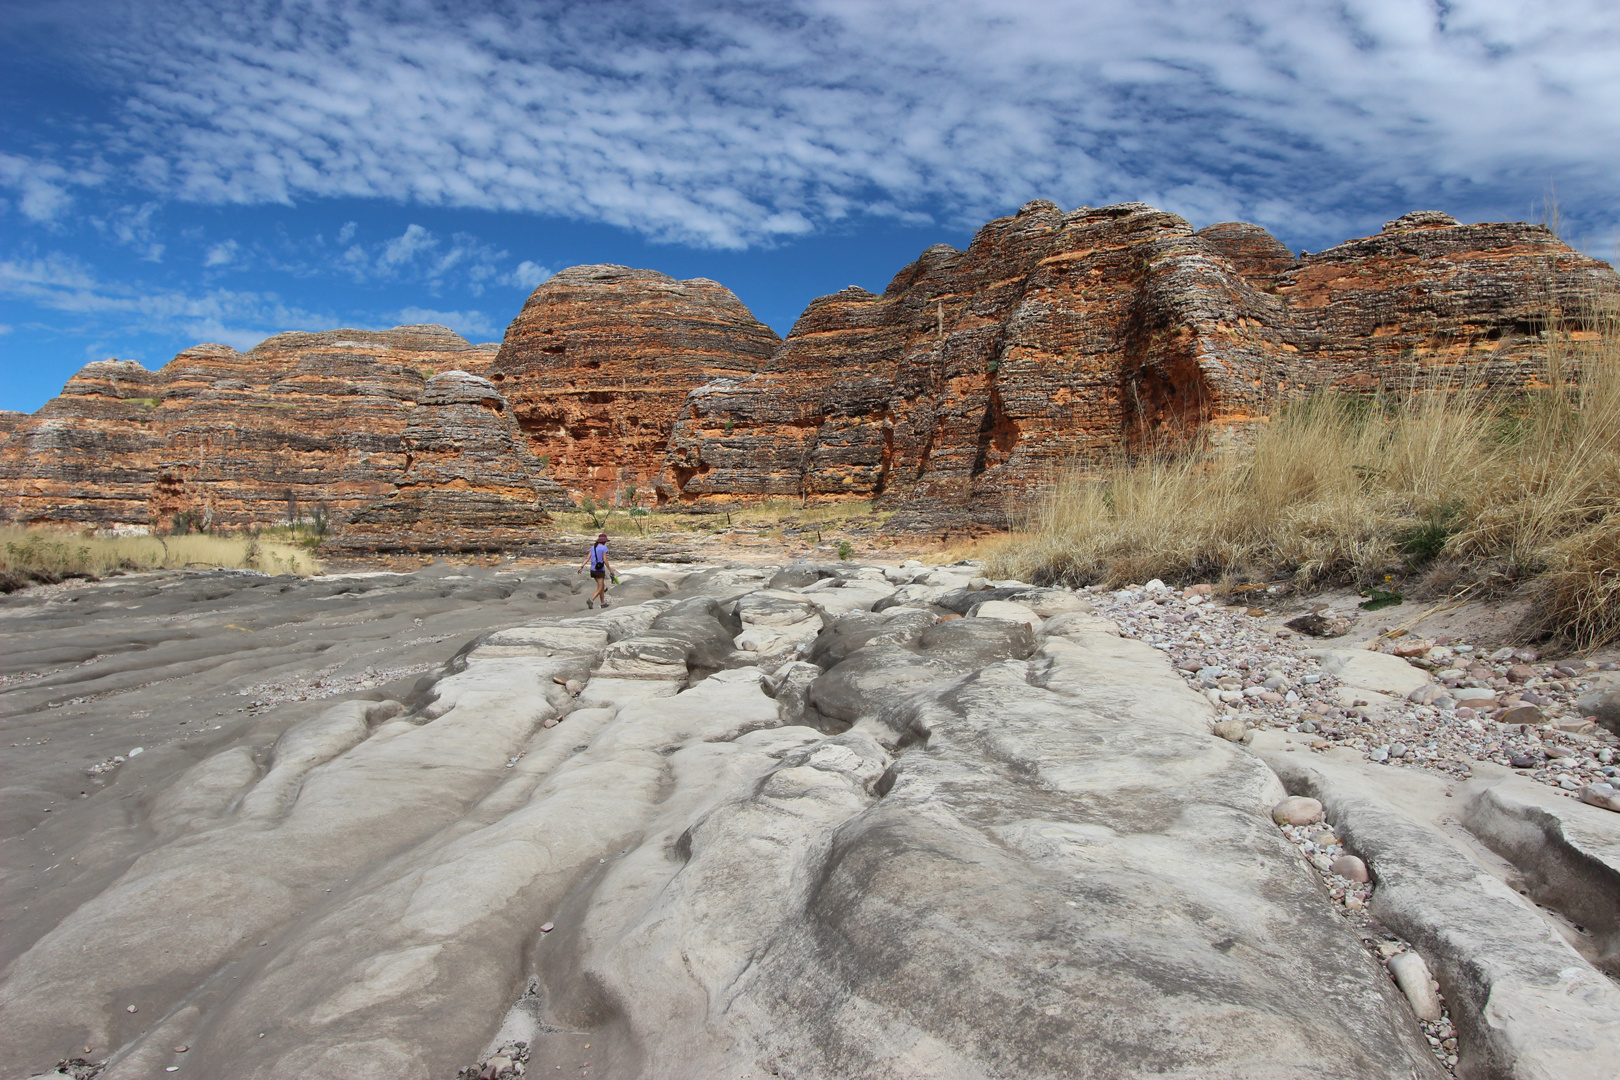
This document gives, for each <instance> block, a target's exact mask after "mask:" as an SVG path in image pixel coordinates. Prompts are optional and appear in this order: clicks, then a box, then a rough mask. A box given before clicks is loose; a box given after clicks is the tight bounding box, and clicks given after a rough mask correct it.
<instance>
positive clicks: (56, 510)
mask: <svg viewBox="0 0 1620 1080" xmlns="http://www.w3.org/2000/svg"><path fill="white" fill-rule="evenodd" d="M494 352H495V350H494V348H493V347H492V346H488V345H485V346H475V345H471V344H469V343H468V342H467V341H466V340H465V339H463V338H462V337H460V336H459V335H457V334H455V333H453V332H452V331H450V330H448V329H446V328H444V327H442V326H401V327H397V328H395V329H393V330H387V331H381V332H374V331H362V330H331V331H326V332H323V333H314V334H309V333H286V334H278V335H276V336H275V337H272V338H269V339H268V340H266V341H264V342H262V343H261V344H259V345H258V346H257V347H255V348H254V349H252V350H251V351H250V352H247V353H239V352H237V351H236V350H235V349H232V348H229V347H227V346H224V345H198V346H196V347H194V348H191V349H187V350H186V351H185V352H182V353H181V354H180V355H178V356H176V357H175V358H174V359H173V360H171V361H170V362H169V363H168V364H166V365H164V366H163V368H161V369H160V370H158V371H148V370H146V369H145V368H144V367H142V366H141V365H140V364H138V363H134V362H131V361H116V360H114V361H101V362H97V363H92V364H88V365H86V366H85V367H84V368H83V369H82V370H81V371H80V372H79V373H78V374H76V375H74V376H73V378H71V379H70V380H68V384H67V386H66V387H65V388H64V389H63V391H62V393H61V395H60V396H58V397H56V398H53V399H52V400H51V401H50V402H48V403H47V404H46V405H45V406H44V407H43V408H42V409H40V410H39V412H37V413H35V414H34V415H32V416H29V417H26V418H24V419H22V420H20V421H18V422H16V423H15V424H14V425H13V427H12V429H11V432H10V437H9V438H6V439H5V441H4V442H0V514H3V515H4V517H5V518H7V519H9V520H11V521H15V522H47V523H74V524H86V525H100V526H107V525H136V526H146V527H159V528H170V527H172V526H173V524H174V523H175V521H176V519H177V518H180V519H182V520H184V521H186V522H189V523H191V524H194V525H198V526H200V525H204V524H207V525H210V526H220V527H228V528H243V527H248V526H254V525H259V526H263V525H274V524H278V523H283V522H285V521H287V520H288V518H289V517H297V518H300V519H303V518H307V517H308V516H310V515H311V513H312V512H313V510H314V508H315V507H316V506H319V505H324V506H325V507H326V509H327V511H328V513H329V514H330V515H331V517H332V518H333V520H341V519H342V517H343V516H344V515H345V514H346V513H347V512H348V511H350V510H353V509H355V508H357V507H359V506H362V505H365V504H368V503H371V502H374V501H375V500H377V499H378V498H380V497H382V496H385V495H387V494H389V493H391V492H392V491H393V490H394V480H395V478H396V476H397V474H399V473H400V472H401V470H402V469H403V466H404V464H405V450H404V446H403V444H402V441H401V440H402V436H403V434H404V432H405V429H406V427H407V425H408V424H409V423H410V420H411V415H412V410H413V409H415V407H416V402H417V398H418V397H419V396H420V395H421V393H422V392H423V388H424V386H425V384H426V381H427V378H428V376H431V375H432V374H433V373H434V372H436V371H439V370H443V369H446V368H452V367H453V368H461V369H467V370H472V371H475V372H476V371H481V370H482V369H484V368H486V367H487V366H488V365H489V363H490V361H492V360H493V359H494Z"/></svg>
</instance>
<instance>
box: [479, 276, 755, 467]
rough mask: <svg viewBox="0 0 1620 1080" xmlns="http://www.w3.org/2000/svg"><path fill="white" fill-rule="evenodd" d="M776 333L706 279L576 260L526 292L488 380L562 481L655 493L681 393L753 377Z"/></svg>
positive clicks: (726, 290) (538, 452)
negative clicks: (720, 381) (722, 380)
mask: <svg viewBox="0 0 1620 1080" xmlns="http://www.w3.org/2000/svg"><path fill="white" fill-rule="evenodd" d="M778 342H779V339H778V338H777V336H776V333H775V331H773V330H772V329H771V328H770V327H768V326H766V325H765V324H764V323H761V322H760V321H759V320H758V319H756V318H754V316H753V314H752V313H751V312H749V310H748V309H747V308H746V307H744V306H743V305H742V303H741V302H740V301H739V300H738V299H737V298H736V297H735V296H734V295H732V293H731V290H729V289H726V288H724V287H723V286H721V285H718V284H716V283H715V282H713V281H709V280H707V279H704V278H694V279H692V280H689V281H677V280H675V279H674V278H672V277H669V276H667V275H664V274H660V273H658V272H656V271H653V270H632V269H629V268H627V267H623V266H576V267H573V268H571V269H568V270H564V271H563V272H562V273H560V274H557V275H556V276H555V277H553V278H551V280H549V281H547V282H545V283H544V284H543V285H541V286H540V287H539V288H537V289H535V291H534V292H533V293H532V294H531V295H530V296H529V299H528V301H527V302H526V303H525V304H524V305H523V310H522V312H520V313H519V315H518V317H517V318H516V319H514V320H513V321H512V325H511V326H509V327H508V328H507V331H506V339H505V341H503V342H502V344H501V350H500V354H499V355H498V356H497V357H496V359H495V363H494V365H493V367H492V368H491V371H490V378H491V379H492V380H493V381H494V382H495V383H496V385H497V386H498V387H499V388H500V390H501V392H502V393H504V394H505V395H506V396H507V398H508V400H510V401H511V403H512V408H513V411H514V412H515V413H516V415H517V418H518V423H519V424H520V425H521V426H522V428H523V430H524V432H525V433H526V434H527V435H528V438H529V445H530V448H531V449H532V450H533V451H534V453H535V454H536V455H538V456H539V457H540V458H541V459H542V460H544V461H545V462H546V464H547V471H548V473H549V475H550V476H551V477H552V478H553V479H555V480H556V481H557V482H558V483H560V484H562V485H563V486H564V487H565V488H567V489H569V490H570V491H572V492H578V493H581V494H586V495H590V496H592V497H595V498H608V499H614V498H622V497H624V496H625V494H626V491H627V489H628V488H630V487H638V488H639V489H640V492H642V493H646V494H648V495H650V494H651V491H652V486H653V482H654V481H655V480H656V478H657V476H658V472H659V469H660V468H661V467H662V466H663V461H664V453H665V450H666V449H667V447H668V445H669V435H670V431H671V429H672V428H673V426H674V423H675V418H676V415H677V414H678V413H679V412H680V409H681V406H682V403H683V401H684V400H685V396H686V394H687V392H688V391H690V390H692V389H693V388H694V387H697V386H700V385H702V384H705V383H707V382H709V381H711V380H713V379H715V378H724V377H730V378H742V377H745V376H747V375H750V374H752V373H753V372H755V371H757V370H758V369H759V368H761V367H762V366H764V364H765V363H766V362H767V361H768V360H769V359H770V357H771V353H772V352H773V351H774V350H775V348H776V346H777V344H778Z"/></svg>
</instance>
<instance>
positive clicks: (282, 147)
mask: <svg viewBox="0 0 1620 1080" xmlns="http://www.w3.org/2000/svg"><path fill="white" fill-rule="evenodd" d="M0 56H3V57H4V58H5V62H4V63H3V64H0V100H3V101H4V108H3V110H0V408H11V409H23V410H33V409H35V408H37V407H38V406H39V405H40V404H42V403H43V402H44V401H45V399H46V398H48V397H50V396H51V395H52V394H54V393H55V392H56V391H57V390H58V389H59V388H60V386H61V384H62V382H63V381H64V380H65V379H66V378H67V376H68V375H70V374H71V373H72V372H73V371H74V370H76V369H77V368H78V367H80V366H81V365H82V364H84V363H85V362H87V361H89V360H94V359H102V358H105V357H108V356H117V357H120V358H123V359H138V360H140V361H142V362H143V363H145V364H146V365H147V366H148V367H154V368H155V367H158V366H161V365H162V364H163V363H164V362H166V361H167V360H168V359H169V358H170V357H172V356H173V355H174V353H176V352H177V351H179V350H180V349H182V348H185V347H186V346H188V345H191V344H195V343H197V342H201V341H220V342H224V343H226V344H229V345H233V346H235V347H237V348H243V349H245V348H248V347H250V346H251V345H252V344H253V343H254V342H256V341H258V340H260V339H262V338H263V337H265V336H267V335H269V334H272V333H276V332H279V331H282V330H289V329H324V328H331V327H337V326H358V327H385V326H392V325H396V324H398V323H402V322H442V323H445V324H446V325H449V326H451V327H452V328H454V329H456V330H458V331H460V332H461V333H463V334H464V335H466V336H467V337H469V338H471V339H473V340H475V341H476V340H496V339H498V338H499V337H500V335H501V333H502V331H503V330H504V328H505V325H506V323H507V322H508V321H509V320H510V319H511V318H512V317H513V316H514V315H515V314H516V313H517V311H518V309H519V307H520V306H521V305H522V302H523V298H524V297H525V296H526V295H527V293H528V292H529V291H530V290H531V289H532V288H533V287H534V286H535V285H536V284H537V283H538V282H539V281H541V280H543V279H544V277H545V276H546V275H548V274H549V273H551V272H553V271H555V270H558V269H561V268H563V267H565V266H570V265H573V264H576V263H582V262H619V263H626V264H630V265H634V266H646V267H652V268H655V269H658V270H662V271H664V272H666V273H670V274H674V275H676V276H678V277H694V276H704V277H712V278H714V279H716V280H718V281H721V282H723V283H724V284H726V285H727V286H729V287H731V288H732V289H733V290H734V291H736V292H737V294H738V295H739V296H740V297H741V298H742V299H743V301H744V302H745V303H747V304H748V305H749V306H750V307H751V308H752V309H753V310H754V311H755V313H756V314H758V315H759V316H760V317H761V318H762V319H764V320H765V321H766V322H768V323H770V324H771V325H772V326H773V327H775V328H776V329H777V331H778V332H779V333H786V332H787V330H788V328H789V327H790V326H791V324H792V321H793V319H794V317H795V316H796V315H797V314H798V313H799V312H800V311H801V310H802V309H803V307H804V306H805V304H806V303H807V302H808V301H809V300H810V299H811V298H813V297H814V296H817V295H820V294H822V293H827V292H832V291H835V290H837V289H839V288H842V287H844V286H845V285H849V284H859V285H863V286H866V287H868V288H873V289H879V288H881V287H882V286H883V285H884V284H885V283H887V281H888V280H889V278H890V277H891V276H892V275H893V274H894V273H895V271H897V270H898V269H899V268H900V267H901V266H902V265H904V264H905V263H906V262H908V261H910V260H911V259H912V258H914V257H915V256H916V254H917V253H918V252H920V251H921V250H922V249H923V248H925V247H927V246H928V245H930V244H933V243H937V242H940V241H944V242H947V243H952V244H956V245H958V246H960V245H962V244H963V243H965V242H966V241H967V239H968V238H969V237H970V236H971V235H972V232H973V230H974V229H975V228H976V227H977V226H978V225H980V224H982V223H983V222H984V221H986V220H988V219H990V218H992V217H996V216H999V215H1001V214H1005V213H1008V212H1010V211H1012V210H1014V209H1016V208H1017V207H1018V206H1019V205H1020V204H1021V203H1023V202H1025V201H1027V200H1029V199H1031V198H1049V199H1052V200H1054V201H1056V202H1057V203H1059V204H1060V205H1062V206H1064V207H1065V208H1068V207H1075V206H1081V205H1104V204H1106V203H1110V202H1120V201H1126V200H1134V199H1140V200H1143V201H1146V202H1150V203H1153V204H1155V205H1158V206H1161V207H1164V208H1166V209H1169V210H1173V211H1175V212H1177V213H1180V214H1183V215H1184V216H1186V217H1188V218H1189V219H1190V220H1191V221H1192V222H1193V224H1194V225H1197V226H1202V225H1206V224H1210V223H1212V222H1216V221H1226V220H1248V221H1257V222H1259V223H1261V224H1263V225H1265V226H1266V227H1268V228H1270V229H1271V230H1272V231H1273V232H1275V233H1276V234H1277V235H1278V236H1280V237H1281V238H1282V239H1283V240H1284V242H1286V243H1288V244H1289V245H1290V246H1291V247H1294V248H1300V247H1305V248H1310V249H1312V250H1316V249H1318V248H1321V247H1325V246H1328V245H1329V244H1332V243H1335V242H1337V241H1339V240H1342V239H1345V238H1347V237H1350V236H1356V235H1365V234H1367V233H1369V232H1374V231H1376V230H1377V229H1378V228H1379V226H1380V225H1381V224H1382V223H1383V222H1384V221H1386V220H1388V219H1389V218H1392V217H1395V216H1398V215H1399V214H1401V213H1405V212H1406V211H1409V210H1414V209H1441V210H1446V211H1449V212H1451V213H1453V214H1456V215H1457V216H1458V217H1460V218H1463V219H1464V220H1475V221H1482V220H1501V219H1510V220H1524V219H1531V220H1534V219H1536V218H1538V217H1539V216H1540V215H1541V214H1542V213H1543V210H1542V207H1543V204H1544V203H1545V202H1546V199H1547V196H1548V194H1549V193H1555V194H1556V198H1557V202H1558V205H1559V211H1560V216H1561V228H1562V231H1563V233H1564V235H1565V236H1566V238H1568V239H1570V240H1571V242H1573V243H1575V244H1576V245H1577V246H1579V247H1581V248H1583V249H1584V250H1586V251H1588V252H1590V253H1591V254H1594V255H1597V256H1598V257H1600V258H1611V259H1612V258H1613V256H1614V252H1615V248H1616V243H1617V239H1620V191H1617V189H1616V185H1615V183H1614V177H1615V176H1616V175H1620V160H1616V159H1620V64H1616V62H1615V58H1616V56H1620V5H1615V4H1614V3H1613V2H1612V0H1563V2H1560V3H1556V4H1548V3H1545V2H1525V0H1443V2H1436V0H1335V2H1319V0H1251V2H1248V3H1235V2H1228V0H1136V2H1129V3H1127V2H1120V3H1102V2H1065V3H1060V2H1047V0H1029V2H1024V3H1019V2H1017V0H927V2H924V0H890V2H881V0H775V2H771V3H746V2H729V3H728V2H716V3H690V2H687V0H663V2H645V0H616V2H611V3H603V2H596V3H570V2H566V0H552V2H545V3H532V2H527V0H498V2H484V0H466V2H456V3H433V2H428V0H374V2H352V0H288V2H274V0H221V2H212V0H141V2H138V3H127V2H122V0H51V2H33V0H9V2H8V3H7V4H6V5H4V6H3V7H0Z"/></svg>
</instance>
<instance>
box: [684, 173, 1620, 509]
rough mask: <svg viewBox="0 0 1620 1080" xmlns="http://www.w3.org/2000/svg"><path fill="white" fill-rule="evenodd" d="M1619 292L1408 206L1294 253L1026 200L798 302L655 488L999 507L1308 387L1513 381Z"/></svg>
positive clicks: (1235, 232)
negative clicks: (872, 283) (1566, 326)
mask: <svg viewBox="0 0 1620 1080" xmlns="http://www.w3.org/2000/svg"><path fill="white" fill-rule="evenodd" d="M1617 297H1620V279H1617V278H1616V276H1615V274H1614V271H1613V270H1612V269H1611V268H1610V267H1608V266H1607V265H1606V264H1604V263H1600V262H1597V261H1596V260H1593V259H1589V258H1587V257H1585V256H1582V255H1579V254H1578V253H1576V252H1573V251H1572V250H1570V249H1569V248H1568V247H1567V246H1565V245H1564V244H1562V243H1560V242H1559V241H1558V240H1557V239H1556V238H1555V237H1553V236H1552V234H1551V233H1550V232H1548V231H1547V230H1546V229H1544V228H1542V227H1540V226H1531V225H1520V224H1501V225H1498V224H1490V225H1468V226H1464V225H1459V224H1457V222H1456V221H1455V220H1453V219H1451V218H1449V217H1447V216H1446V215H1444V214H1436V213H1418V214H1409V215H1407V216H1406V217H1403V218H1400V219H1398V220H1396V221H1393V222H1391V223H1389V225H1387V226H1386V227H1385V229H1384V231H1383V232H1381V233H1380V234H1379V235H1377V236H1374V237H1368V238H1365V239H1361V240H1354V241H1350V242H1349V243H1346V244H1343V245H1340V246H1339V247H1336V248H1333V249H1330V250H1328V251H1325V252H1321V253H1319V254H1316V255H1309V256H1305V257H1303V258H1297V259H1296V258H1294V257H1292V256H1291V255H1290V254H1289V252H1288V251H1287V250H1286V249H1284V248H1283V247H1282V245H1281V244H1279V243H1278V242H1277V241H1276V240H1275V239H1274V238H1273V237H1271V236H1270V235H1269V234H1267V233H1266V232H1265V231H1264V230H1262V229H1260V228H1258V227H1256V226H1252V225H1239V224H1223V225H1216V226H1211V227H1210V228H1208V229H1205V230H1203V231H1201V232H1194V231H1193V230H1192V228H1191V227H1190V226H1189V225H1188V224H1187V222H1186V221H1184V220H1183V219H1181V218H1179V217H1176V216H1175V215H1173V214H1167V213H1164V212H1162V211H1158V210H1155V209H1153V208H1152V207H1149V206H1146V205H1143V204H1141V203H1127V204H1124V205H1120V206H1112V207H1105V208H1102V209H1091V208H1082V209H1080V210H1076V211H1073V212H1070V213H1063V212H1061V211H1059V210H1058V208H1057V207H1056V206H1054V205H1053V204H1051V203H1048V202H1033V203H1030V204H1028V205H1027V206H1025V207H1024V208H1023V209H1022V210H1020V211H1019V213H1018V214H1017V215H1016V216H1015V217H1011V218H1003V219H1000V220H998V221H994V222H991V223H990V224H989V225H986V226H985V227H984V228H983V229H982V230H980V232H979V234H978V235H977V236H976V237H975V238H974V241H973V243H972V244H971V245H969V247H968V248H967V250H965V251H961V252H958V251H955V250H954V249H952V248H950V247H948V246H945V245H938V246H935V247H933V248H930V249H928V250H927V251H926V252H924V253H923V255H922V257H921V258H920V259H919V260H918V261H917V262H915V263H913V264H912V265H911V266H908V267H907V268H906V269H904V270H902V271H901V272H900V274H899V275H897V276H896V277H895V279H894V281H893V282H892V283H891V284H890V285H889V287H888V288H887V289H886V290H885V291H884V293H883V295H882V296H876V295H873V294H871V293H867V292H865V291H864V290H860V289H846V290H845V291H843V292H841V293H837V294H835V295H833V296H828V297H823V298H821V299H820V300H817V301H815V302H814V303H812V304H811V305H810V307H809V308H808V309H807V310H806V312H805V313H804V315H803V316H802V317H801V318H800V320H799V322H798V323H797V324H796V325H795V326H794V328H793V331H792V332H791V333H790V334H789V335H788V337H787V339H786V340H785V341H784V342H783V345H782V347H781V349H780V350H778V352H777V354H776V357H775V358H774V360H773V361H772V363H771V365H770V366H769V367H768V368H766V369H765V370H763V371H761V372H760V373H759V374H757V375H755V376H753V377H752V378H748V379H744V380H739V381H736V382H716V383H712V384H710V385H707V386H704V387H700V388H698V389H696V390H694V391H693V393H692V394H691V395H690V397H689V399H688V402H687V407H686V409H685V410H684V411H683V413H682V415H681V419H680V421H679V422H678V423H677V424H676V426H675V432H674V435H673V437H672V439H671V445H670V454H669V459H668V462H667V466H666V469H665V472H664V474H663V476H662V479H661V483H660V487H659V493H660V497H661V498H663V499H665V500H686V501H693V500H698V499H703V498H712V499H727V498H753V497H760V496H772V495H776V496H780V495H790V496H803V495H814V496H833V497H837V496H853V497H871V496H883V497H885V498H886V499H888V500H889V501H891V502H892V503H906V502H912V503H914V504H924V503H932V504H936V505H937V504H940V503H944V504H947V505H957V506H962V505H979V506H989V507H1000V506H1003V505H1005V500H1006V499H1007V497H1008V496H1015V495H1017V494H1019V493H1022V492H1024V491H1027V490H1028V489H1029V488H1030V487H1032V486H1034V485H1037V484H1040V483H1042V482H1043V481H1044V480H1045V479H1046V478H1047V476H1048V475H1049V474H1050V472H1051V470H1052V469H1054V468H1055V467H1057V466H1059V465H1061V464H1064V463H1067V462H1080V463H1090V464H1099V463H1102V462H1104V461H1106V460H1107V459H1109V458H1110V457H1111V456H1112V455H1114V454H1115V453H1117V452H1118V451H1119V450H1120V449H1121V448H1122V447H1124V448H1141V447H1144V446H1146V445H1149V444H1153V443H1159V442H1162V441H1164V440H1175V439H1180V438H1184V437H1186V436H1187V435H1188V434H1190V433H1194V432H1198V431H1203V430H1206V429H1211V428H1213V429H1214V430H1215V431H1217V432H1222V431H1226V432H1232V433H1241V432H1242V431H1243V430H1244V428H1245V427H1246V426H1247V425H1249V424H1251V423H1252V422H1254V421H1255V420H1256V419H1258V418H1260V417H1262V416H1264V415H1265V414H1266V413H1268V412H1269V411H1270V410H1271V409H1273V408H1274V407H1276V406H1277V405H1278V404H1279V403H1281V402H1283V401H1286V400H1289V399H1291V398H1295V397H1298V396H1300V395H1302V394H1306V393H1309V392H1311V391H1313V390H1315V389H1317V388H1319V387H1323V386H1335V387H1340V388H1345V389H1351V390H1371V389H1376V388H1380V387H1385V388H1391V389H1404V388H1407V387H1409V386H1411V385H1412V384H1413V382H1414V380H1416V381H1419V382H1421V381H1424V380H1430V379H1434V378H1436V377H1442V376H1448V375H1457V374H1459V373H1461V372H1464V371H1466V372H1467V375H1466V377H1467V378H1468V379H1469V380H1470V381H1474V382H1489V383H1491V384H1492V385H1497V386H1514V385H1518V386H1523V385H1527V384H1530V383H1532V382H1533V381H1534V379H1535V377H1536V372H1537V370H1538V365H1539V363H1540V360H1541V355H1542V354H1541V349H1540V341H1541V339H1540V337H1539V333H1540V329H1541V327H1542V320H1543V319H1544V317H1545V313H1546V312H1547V311H1548V310H1549V308H1551V307H1554V306H1556V307H1559V308H1561V309H1562V310H1563V311H1565V312H1579V311H1581V310H1583V309H1584V308H1586V307H1589V306H1590V305H1592V304H1594V303H1599V302H1604V301H1609V302H1612V301H1613V300H1614V299H1615V298H1617Z"/></svg>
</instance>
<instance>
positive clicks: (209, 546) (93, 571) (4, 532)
mask: <svg viewBox="0 0 1620 1080" xmlns="http://www.w3.org/2000/svg"><path fill="white" fill-rule="evenodd" d="M199 567H224V568H228V569H236V570H263V571H266V572H267V573H272V574H298V575H308V574H313V573H317V572H319V570H320V564H319V563H318V562H316V561H315V558H314V557H313V556H312V555H310V553H309V552H308V551H306V550H304V549H302V548H301V547H298V546H295V545H293V544H284V543H276V542H273V541H267V540H263V539H261V538H258V537H254V536H251V535H238V536H220V535H213V536H209V535H203V534H196V535H191V536H165V537H157V536H97V535H93V534H91V535H85V534H80V533H75V532H69V531H65V530H60V529H49V528H15V527H9V528H0V592H13V591H15V590H16V589H19V588H21V587H23V586H24V585H27V584H29V583H31V582H39V583H44V584H51V583H54V582H58V581H63V580H66V579H69V578H100V577H105V576H106V575H108V574H111V573H114V572H117V571H136V570H162V569H171V570H172V569H183V568H199Z"/></svg>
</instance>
